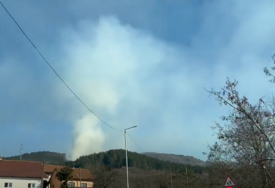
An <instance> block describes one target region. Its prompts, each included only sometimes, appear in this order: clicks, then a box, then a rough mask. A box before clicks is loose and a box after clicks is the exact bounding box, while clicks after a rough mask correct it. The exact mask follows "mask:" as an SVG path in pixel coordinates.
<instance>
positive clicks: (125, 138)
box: [124, 126, 137, 188]
mask: <svg viewBox="0 0 275 188" xmlns="http://www.w3.org/2000/svg"><path fill="white" fill-rule="evenodd" d="M136 127H137V126H133V127H129V128H127V129H124V140H125V156H126V176H127V188H129V178H128V157H127V137H126V131H127V130H129V129H133V128H136Z"/></svg>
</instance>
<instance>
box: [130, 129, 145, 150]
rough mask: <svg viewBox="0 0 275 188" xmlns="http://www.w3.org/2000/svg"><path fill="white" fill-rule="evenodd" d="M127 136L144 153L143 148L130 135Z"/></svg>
mask: <svg viewBox="0 0 275 188" xmlns="http://www.w3.org/2000/svg"><path fill="white" fill-rule="evenodd" d="M127 135H128V136H129V138H130V139H131V140H132V141H133V142H134V143H135V144H136V145H137V146H138V147H139V149H140V150H141V151H143V150H142V148H141V147H140V146H139V145H138V144H137V142H136V141H135V140H134V139H133V138H132V137H131V136H130V135H129V133H128V134H127Z"/></svg>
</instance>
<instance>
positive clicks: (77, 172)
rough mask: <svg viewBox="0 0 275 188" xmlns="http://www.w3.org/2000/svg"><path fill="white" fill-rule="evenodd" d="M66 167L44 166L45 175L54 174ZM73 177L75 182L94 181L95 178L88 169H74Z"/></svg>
mask: <svg viewBox="0 0 275 188" xmlns="http://www.w3.org/2000/svg"><path fill="white" fill-rule="evenodd" d="M64 167H65V166H57V165H47V164H45V165H44V172H45V173H53V172H54V171H55V170H59V169H61V168H64ZM73 177H74V179H75V180H79V179H81V180H87V181H92V180H93V176H92V174H91V172H90V171H89V170H88V169H84V168H73Z"/></svg>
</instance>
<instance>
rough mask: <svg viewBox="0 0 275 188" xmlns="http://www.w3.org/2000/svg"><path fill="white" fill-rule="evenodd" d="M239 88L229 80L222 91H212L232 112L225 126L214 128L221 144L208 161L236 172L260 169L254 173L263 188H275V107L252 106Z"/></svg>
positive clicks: (263, 104) (272, 105)
mask: <svg viewBox="0 0 275 188" xmlns="http://www.w3.org/2000/svg"><path fill="white" fill-rule="evenodd" d="M237 85H238V82H237V81H233V82H231V81H230V80H229V79H227V82H226V86H225V87H224V88H222V89H221V91H218V92H217V91H215V90H213V89H212V90H211V91H208V92H209V93H211V94H213V95H215V96H216V99H217V100H218V101H219V103H220V105H226V106H229V107H230V108H231V110H232V111H231V113H230V114H229V115H227V116H223V117H222V120H223V121H224V122H225V123H224V124H220V123H215V126H214V127H213V129H214V130H215V131H216V133H217V136H218V138H219V142H216V143H215V144H214V145H213V146H211V147H210V153H209V155H208V159H209V160H210V161H212V162H219V164H221V163H223V162H225V163H226V164H231V166H234V167H235V169H236V168H237V169H240V168H241V167H242V168H248V167H253V169H255V167H257V170H254V171H253V173H257V174H258V177H260V179H261V183H260V184H261V187H263V188H266V187H274V186H275V184H274V181H273V177H272V174H271V171H272V167H274V160H275V149H274V147H275V137H274V133H275V122H274V117H275V113H274V112H275V111H274V109H275V105H274V104H275V103H274V102H269V103H268V102H265V101H264V100H263V99H262V98H261V99H259V101H258V102H257V104H255V105H252V104H250V103H249V102H248V99H247V98H246V97H245V96H243V97H240V95H239V92H238V91H237ZM259 187H260V186H259Z"/></svg>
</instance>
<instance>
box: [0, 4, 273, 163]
mask: <svg viewBox="0 0 275 188" xmlns="http://www.w3.org/2000/svg"><path fill="white" fill-rule="evenodd" d="M2 2H3V4H4V5H5V6H6V8H7V9H8V10H9V11H10V13H11V14H12V15H13V16H14V18H15V19H16V20H17V21H18V23H19V24H20V25H21V27H22V28H23V29H24V31H25V32H26V33H27V34H28V35H29V37H30V38H31V39H32V41H33V42H34V43H35V44H36V46H37V47H38V48H39V49H40V51H41V52H42V53H43V55H44V56H45V57H46V58H47V60H48V61H49V62H50V63H51V64H52V65H53V67H54V68H55V69H56V70H57V72H58V73H59V74H60V75H61V76H62V78H64V80H65V81H66V82H67V83H68V85H69V86H70V87H71V88H72V89H73V90H74V91H75V92H76V93H77V94H78V95H79V97H80V98H81V99H83V101H84V102H85V103H86V104H87V105H88V106H89V107H90V108H91V109H92V110H93V111H94V112H95V113H96V114H97V115H99V116H100V117H101V118H102V119H104V120H105V121H106V122H108V123H109V124H110V125H112V126H114V127H116V128H117V129H119V130H123V129H124V128H127V127H130V126H133V125H138V127H137V128H136V129H133V130H131V131H129V133H130V134H131V137H132V138H133V139H134V140H135V142H136V143H137V144H136V143H134V142H133V141H131V140H129V146H128V147H129V150H132V151H137V152H147V151H150V152H162V153H175V154H183V155H192V156H194V157H197V158H200V159H203V160H205V159H206V157H205V156H203V155H202V152H207V145H208V144H213V143H214V142H215V137H214V136H212V135H213V131H212V130H211V126H212V125H213V124H214V123H213V122H214V121H219V117H220V116H222V115H225V114H227V113H228V112H229V110H230V109H228V108H225V107H220V106H219V104H218V103H217V102H216V101H215V99H214V97H209V95H208V93H207V92H206V91H205V90H204V89H203V88H208V89H211V88H216V89H219V88H221V87H222V86H224V83H225V81H226V78H227V77H229V78H231V79H237V80H238V81H239V89H240V91H241V94H245V95H247V96H248V98H249V99H250V100H251V101H252V102H253V101H256V100H257V99H258V98H260V97H262V96H266V97H269V96H270V95H271V94H272V92H273V88H274V85H272V84H271V83H269V82H268V78H267V77H266V76H265V75H264V73H263V68H264V67H266V66H271V65H272V62H271V56H272V55H273V53H274V51H275V50H274V47H275V44H274V39H275V35H274V33H275V12H274V11H273V8H272V7H274V6H275V2H274V1H271V0H270V1H257V0H249V1H248V0H242V1H233V0H232V1H221V0H211V1H210V0H209V1H208V0H204V1H203V0H201V1H199V0H197V1H191V0H182V1H179V0H149V1H148V0H146V1H145V0H138V1H132V2H131V1H129V0H116V1H112V0H106V1H101V0H93V1H87V0H86V1H85V0H82V1H66V2H65V1H52V2H48V1H47V2H46V1H43V2H42V1H17V2H16V3H15V2H14V1H8V0H4V1H2ZM0 17H1V27H0V87H1V92H0V104H1V105H0V114H1V116H0V128H1V131H0V155H2V156H10V155H17V154H18V153H19V148H20V144H23V145H24V149H23V152H33V151H45V150H46V151H57V152H65V153H67V154H68V156H70V157H71V158H77V157H78V156H79V155H84V154H90V153H93V152H99V151H104V150H109V149H116V148H123V147H124V140H123V134H122V132H118V131H114V130H112V129H110V128H109V127H107V126H105V125H104V124H102V123H101V122H100V121H98V120H97V119H96V118H95V117H94V116H93V115H92V114H91V113H89V112H88V111H87V109H85V108H84V107H83V106H82V105H81V104H80V103H79V101H77V100H76V99H75V98H74V96H73V95H72V94H71V93H70V92H69V91H68V89H67V88H66V87H65V86H64V85H63V84H62V83H61V82H60V80H59V79H58V78H57V77H56V76H55V74H54V73H53V72H52V71H51V69H50V68H49V67H48V66H47V65H46V64H45V63H44V62H43V60H42V59H41V57H40V56H39V55H38V54H37V52H36V51H35V50H34V49H33V47H32V46H31V45H30V44H29V42H28V41H27V40H26V38H25V37H24V36H23V35H22V33H21V32H20V31H19V30H18V28H17V27H16V25H15V24H14V23H13V22H12V20H11V19H10V18H9V17H8V15H7V14H6V12H5V11H4V10H3V9H2V8H0ZM140 147H141V149H140Z"/></svg>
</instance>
